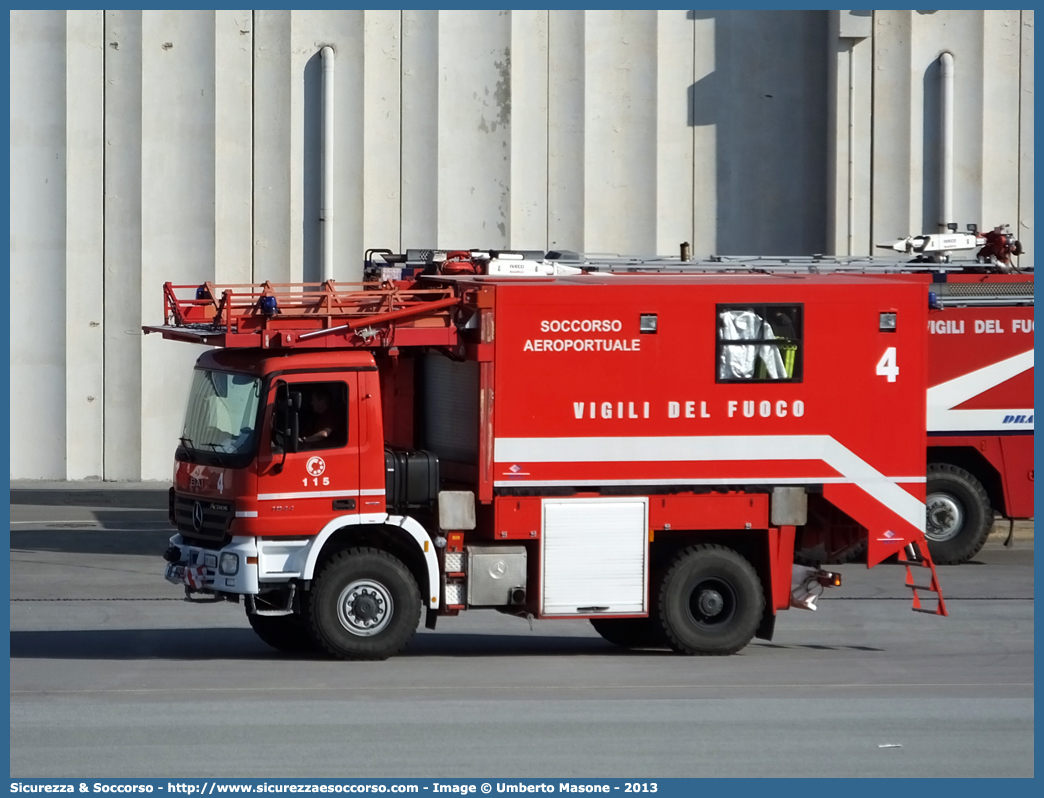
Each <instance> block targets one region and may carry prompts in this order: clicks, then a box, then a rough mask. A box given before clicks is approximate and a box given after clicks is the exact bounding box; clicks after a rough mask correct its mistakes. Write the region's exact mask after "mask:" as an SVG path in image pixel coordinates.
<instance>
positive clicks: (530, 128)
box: [508, 11, 548, 249]
mask: <svg viewBox="0 0 1044 798" xmlns="http://www.w3.org/2000/svg"><path fill="white" fill-rule="evenodd" d="M547 65H548V12H547V11H513V12H512V14H511V64H510V72H509V78H510V80H511V136H510V148H511V223H510V225H509V226H508V227H509V233H510V240H509V242H508V245H509V246H510V247H512V248H514V249H543V248H544V247H545V246H546V245H547V100H548V94H547Z"/></svg>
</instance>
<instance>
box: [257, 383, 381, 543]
mask: <svg viewBox="0 0 1044 798" xmlns="http://www.w3.org/2000/svg"><path fill="white" fill-rule="evenodd" d="M358 387H359V386H358V374H357V373H355V372H346V373H343V374H329V373H323V374H314V373H313V374H301V375H286V376H285V377H282V376H281V377H279V378H277V379H276V380H273V381H272V383H271V384H270V387H269V407H268V411H267V413H266V425H265V435H264V439H263V441H262V449H261V456H260V458H259V474H258V496H257V500H258V501H257V507H258V521H259V522H260V523H259V527H260V528H262V529H264V533H263V534H265V535H266V536H267V535H315V534H317V533H318V532H319V531H320V530H321V529H322V528H323V527H324V526H325V525H326V524H327V522H329V521H330V519H331V518H333V517H335V516H338V515H344V514H350V513H358V512H359V509H360V508H359V443H360V440H359V412H358V408H359V395H358ZM280 397H282V401H283V403H284V404H285V402H286V399H287V397H290V398H293V399H294V400H295V401H296V403H297V404H298V405H299V410H298V411H297V416H298V430H297V432H298V451H296V452H292V451H287V449H289V448H290V447H288V446H286V445H285V438H286V434H285V431H282V430H279V429H277V426H280V425H281V424H282V420H281V421H280V425H277V423H276V421H277V418H276V416H277V412H276V411H277V404H278V403H279V401H280ZM324 431H326V432H325V434H323V433H324Z"/></svg>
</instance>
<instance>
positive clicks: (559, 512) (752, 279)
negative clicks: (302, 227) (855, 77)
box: [146, 252, 945, 659]
mask: <svg viewBox="0 0 1044 798" xmlns="http://www.w3.org/2000/svg"><path fill="white" fill-rule="evenodd" d="M377 259H380V260H381V261H383V264H384V266H383V268H385V269H392V270H394V272H395V273H394V274H385V275H384V277H385V278H393V279H385V280H384V281H375V282H373V283H371V284H370V285H369V286H367V287H366V288H365V289H363V288H362V287H348V288H341V287H339V286H338V285H337V284H335V283H332V282H327V283H324V284H312V285H296V286H277V285H271V284H264V285H253V286H227V287H219V286H214V285H211V284H205V285H203V286H199V287H196V286H191V287H189V286H182V287H178V286H172V285H170V284H168V285H167V286H166V288H165V302H166V323H165V324H164V325H162V326H158V327H152V328H146V329H147V330H148V331H154V332H159V333H161V334H162V335H163V336H164V337H166V338H171V339H175V340H182V341H190V342H194V343H198V344H203V345H206V346H208V347H215V348H214V349H211V350H209V351H206V352H205V353H204V354H203V355H201V357H200V358H199V360H198V362H197V365H196V369H195V372H194V375H193V378H192V379H193V382H192V387H191V391H190V399H189V408H188V411H187V415H186V422H185V426H184V430H183V434H182V437H181V441H180V445H179V446H178V448H177V451H176V453H175V469H174V487H173V488H172V490H171V517H172V520H173V521H174V523H175V524H176V525H177V528H178V534H177V535H176V536H175V537H174V538H173V539H172V542H171V547H170V549H169V550H168V551H167V554H166V558H167V560H168V562H169V565H168V568H167V577H168V579H170V580H171V581H173V582H175V583H177V584H179V585H183V586H184V588H185V590H186V593H187V595H188V596H190V597H211V598H215V599H226V600H232V601H241V602H243V603H244V604H245V606H246V611H247V615H248V617H249V619H250V623H251V625H252V626H253V628H254V629H255V631H257V633H258V634H259V635H260V636H261V637H262V638H263V639H264V640H266V641H267V642H269V643H270V644H272V645H273V646H275V647H277V648H280V649H284V650H298V649H302V648H308V647H312V646H318V647H321V648H322V649H324V650H325V651H327V652H328V653H330V654H332V655H334V656H337V657H342V658H369V659H380V658H384V657H387V656H390V655H392V654H394V653H396V652H397V651H399V650H401V648H402V647H403V646H405V645H406V643H407V642H408V641H409V640H410V638H411V637H412V635H413V634H414V632H415V630H416V628H417V627H418V625H419V623H420V621H421V619H422V616H423V618H424V620H425V622H426V624H427V625H428V626H429V627H434V626H435V623H436V621H437V619H438V617H439V616H444V615H455V614H457V613H459V612H460V611H462V610H465V609H473V608H490V609H496V610H498V611H500V612H505V613H510V614H515V615H519V616H522V617H527V616H528V617H536V618H588V619H591V622H592V623H593V624H594V626H595V628H596V629H597V631H598V632H599V633H600V634H601V635H602V636H604V637H605V638H606V639H608V640H610V641H611V642H614V643H617V644H619V645H623V646H647V645H665V646H669V647H671V648H673V649H674V650H676V651H678V652H682V653H688V654H730V653H733V652H736V651H738V650H739V649H741V648H743V647H744V646H745V645H746V644H747V643H748V642H749V641H750V640H751V639H752V638H754V637H755V636H758V637H763V638H770V637H771V635H772V632H773V628H774V625H775V622H776V618H777V616H778V613H779V612H780V611H783V610H786V609H787V608H788V607H791V606H803V607H806V608H811V607H814V605H815V597H816V596H817V594H818V593H819V592H821V590H822V588H823V587H825V586H829V585H834V584H838V583H839V581H840V579H839V577H838V576H837V575H836V574H832V573H830V572H829V571H824V570H822V569H821V568H820V567H819V566H818V564H817V563H816V562H815V561H816V560H819V561H824V560H825V559H826V558H827V556H829V555H831V554H835V553H837V552H838V551H840V550H841V549H844V548H846V547H847V548H851V547H852V546H854V545H857V544H858V545H861V546H862V547H865V551H866V559H867V564H868V565H869V566H871V567H872V566H874V565H877V564H879V563H881V562H883V561H885V560H898V561H899V562H905V563H907V564H908V567H907V583H908V584H909V585H910V586H911V587H912V588H913V590H912V594H913V597H914V605H915V608H919V609H923V610H925V611H931V612H936V613H938V614H945V606H944V604H943V602H942V598H941V596H940V595H939V593H938V583H937V581H936V579H935V571H934V567H933V566H932V562H931V559H930V558H929V556H928V552H927V548H926V546H925V537H924V529H925V513H926V507H925V499H926V477H925V465H924V464H925V459H926V448H927V447H926V437H925V418H926V414H927V412H928V409H927V398H928V397H929V395H930V394H929V393H928V391H927V388H928V384H929V383H928V381H929V375H930V373H931V367H930V364H929V349H928V337H927V334H926V330H927V328H928V324H929V320H930V319H931V318H932V316H931V315H930V313H931V312H932V311H931V309H930V305H931V304H932V303H933V302H936V303H937V302H938V296H937V295H936V294H935V292H934V291H932V290H931V289H932V283H931V282H930V280H925V279H911V278H910V276H909V275H907V274H901V273H897V274H894V275H887V274H886V275H866V274H860V273H858V272H853V273H851V274H845V273H840V274H838V273H833V274H817V273H815V270H812V271H811V272H809V271H808V270H806V273H801V274H798V273H794V271H790V272H789V273H780V274H774V273H772V272H771V270H769V269H764V268H757V269H746V270H745V272H744V273H737V272H736V270H735V269H733V270H728V269H726V270H723V271H720V272H719V273H705V274H694V273H669V272H668V273H659V274H651V273H649V272H650V271H657V270H659V271H662V269H659V267H657V266H656V265H655V264H653V265H650V264H648V263H647V264H644V265H642V267H641V268H635V269H633V270H631V271H633V272H634V273H628V271H629V269H628V268H625V267H622V266H621V265H620V264H618V263H617V264H602V267H599V266H597V265H594V264H591V263H587V262H585V263H579V262H577V263H573V264H568V263H565V262H564V261H563V259H562V258H558V259H555V258H553V257H544V255H543V254H542V253H541V255H540V256H539V257H536V256H531V255H527V253H474V252H455V253H453V252H451V253H431V252H428V253H413V255H412V257H411V255H410V254H407V255H402V256H396V255H393V254H391V253H384V254H383V255H382V256H377V257H376V258H374V260H377ZM603 267H604V268H603ZM741 271H742V270H741ZM910 566H920V567H915V568H911V567H910ZM915 574H917V575H919V576H920V577H921V579H920V581H915V577H914V575H915ZM925 594H927V595H928V596H930V597H931V598H930V599H929V601H928V604H927V605H926V606H922V605H921V597H922V596H923V595H925Z"/></svg>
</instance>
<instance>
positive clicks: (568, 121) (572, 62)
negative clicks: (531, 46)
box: [547, 11, 587, 251]
mask: <svg viewBox="0 0 1044 798" xmlns="http://www.w3.org/2000/svg"><path fill="white" fill-rule="evenodd" d="M586 46H587V45H586V42H585V19H584V12H583V11H551V12H550V13H549V15H548V67H547V86H548V100H547V246H548V248H549V249H572V250H576V251H583V250H584V249H585V244H586V242H585V238H584V216H585V212H586V209H585V207H584V200H585V191H584V171H585V170H584V126H585V114H586V110H585V91H584V85H585V83H584V81H585V76H586V72H585V58H584V49H585V47H586Z"/></svg>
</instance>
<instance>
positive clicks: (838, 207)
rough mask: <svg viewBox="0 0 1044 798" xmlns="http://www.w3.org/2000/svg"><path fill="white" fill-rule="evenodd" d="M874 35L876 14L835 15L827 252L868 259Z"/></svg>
mask: <svg viewBox="0 0 1044 798" xmlns="http://www.w3.org/2000/svg"><path fill="white" fill-rule="evenodd" d="M872 33H873V17H872V12H870V11H831V12H830V24H829V28H828V30H827V62H828V88H827V124H828V131H827V151H828V153H829V154H830V159H829V161H828V164H827V246H826V251H827V253H828V254H831V255H867V254H870V251H871V248H872V245H871V241H870V203H871V193H872V192H871V184H872V168H873V161H872V159H871V147H872V144H873V117H872V114H871V110H872V103H873V70H874V61H873V53H874V46H873V39H872Z"/></svg>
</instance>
